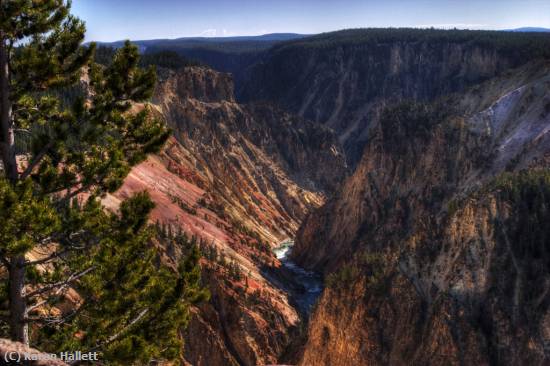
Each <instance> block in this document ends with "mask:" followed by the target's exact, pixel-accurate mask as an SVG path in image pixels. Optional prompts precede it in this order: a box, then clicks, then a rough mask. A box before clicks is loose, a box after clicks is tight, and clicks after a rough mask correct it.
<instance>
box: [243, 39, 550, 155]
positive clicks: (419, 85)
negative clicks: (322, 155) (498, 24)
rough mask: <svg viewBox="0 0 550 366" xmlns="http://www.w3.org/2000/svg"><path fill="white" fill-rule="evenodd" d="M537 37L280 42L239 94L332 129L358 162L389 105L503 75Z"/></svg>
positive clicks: (522, 58)
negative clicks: (381, 115)
mask: <svg viewBox="0 0 550 366" xmlns="http://www.w3.org/2000/svg"><path fill="white" fill-rule="evenodd" d="M537 37H539V40H543V38H544V37H546V36H544V35H540V36H537ZM533 39H536V37H532V38H530V39H525V37H524V36H522V35H508V34H505V33H499V32H467V31H466V32H465V31H441V30H431V31H430V30H419V29H416V30H413V29H391V30H388V29H370V30H369V29H366V30H365V29H357V30H345V31H339V32H333V33H326V34H321V35H317V36H313V37H308V38H306V39H303V40H296V41H293V42H288V43H284V44H280V45H277V46H275V47H274V48H273V49H271V50H270V51H269V52H268V53H267V55H266V56H265V57H264V59H263V61H262V62H259V63H257V64H256V65H255V66H254V67H253V68H252V69H251V71H250V72H249V73H248V78H247V79H246V80H245V81H244V82H243V83H242V85H241V86H240V87H239V93H238V94H239V95H240V98H241V99H242V100H246V101H251V100H268V101H272V102H275V103H277V104H278V105H280V106H281V107H283V108H284V109H285V110H288V111H290V112H292V113H296V114H298V115H300V116H303V117H305V118H307V119H310V120H312V121H314V122H317V123H319V124H322V125H325V126H328V127H330V128H332V129H333V130H334V131H335V132H336V133H337V134H338V136H339V138H340V141H341V142H342V144H343V145H344V147H345V150H346V153H347V156H348V159H349V162H350V164H351V165H352V166H355V165H356V163H358V162H359V160H360V159H361V156H362V152H363V148H364V146H365V144H366V142H367V141H368V139H369V135H370V129H371V127H373V126H375V125H376V124H377V122H378V120H379V118H380V114H381V112H382V110H383V109H384V108H385V107H386V106H387V105H388V104H393V103H396V102H399V101H401V100H404V99H415V100H425V101H429V100H433V99H434V98H437V97H439V96H441V95H446V94H449V93H453V92H458V91H463V90H465V88H467V87H469V86H471V85H474V84H477V83H479V82H481V81H483V80H487V79H490V78H492V77H495V76H497V75H500V74H501V73H502V72H504V71H505V70H508V69H510V68H511V67H517V66H520V65H522V64H524V63H525V62H527V61H529V60H530V59H532V58H533V57H534V56H533V55H532V53H536V52H538V51H536V50H535V51H533V50H532V48H531V45H532V44H534V43H535V42H533V43H531V41H532V40H533ZM544 42H546V43H544V45H547V44H548V40H547V39H546V40H544ZM544 45H543V46H541V47H545V46H544ZM532 51H533V52H532Z"/></svg>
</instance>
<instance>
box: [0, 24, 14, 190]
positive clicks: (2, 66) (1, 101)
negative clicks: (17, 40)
mask: <svg viewBox="0 0 550 366" xmlns="http://www.w3.org/2000/svg"><path fill="white" fill-rule="evenodd" d="M5 42H6V41H5V40H4V39H3V37H2V36H1V35H0V94H1V96H0V125H1V128H0V138H1V139H0V150H2V151H1V153H2V163H3V165H4V174H5V175H6V178H7V179H8V180H9V181H10V182H11V183H12V184H14V183H15V182H16V181H17V178H18V172H17V160H16V159H15V131H14V127H13V117H12V101H11V100H10V66H9V55H8V48H7V46H6V43H5Z"/></svg>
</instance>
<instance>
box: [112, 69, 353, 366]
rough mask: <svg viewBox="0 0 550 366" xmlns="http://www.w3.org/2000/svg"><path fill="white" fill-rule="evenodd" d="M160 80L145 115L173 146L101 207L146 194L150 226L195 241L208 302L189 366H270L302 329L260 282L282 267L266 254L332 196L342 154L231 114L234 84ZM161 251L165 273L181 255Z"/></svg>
mask: <svg viewBox="0 0 550 366" xmlns="http://www.w3.org/2000/svg"><path fill="white" fill-rule="evenodd" d="M163 75H164V77H163V79H162V80H161V81H160V82H159V85H158V87H157V90H156V93H155V97H154V101H153V104H152V105H151V106H150V108H153V109H154V111H155V113H158V114H159V115H161V116H162V117H163V118H164V119H166V121H167V122H168V125H169V127H170V128H172V130H173V133H174V137H173V138H171V139H170V141H169V142H168V143H167V145H166V146H165V148H164V150H163V152H162V153H161V154H159V155H157V156H152V157H150V158H149V159H148V160H146V161H145V162H143V163H142V164H140V165H139V166H137V167H135V168H134V169H133V170H132V172H131V173H130V175H129V176H128V177H127V179H126V180H125V183H124V186H123V187H122V188H121V189H120V190H119V191H118V192H117V193H116V194H115V195H114V196H111V197H108V198H107V199H106V200H105V204H106V205H107V206H111V207H116V206H117V204H118V202H119V200H120V199H123V198H125V197H128V196H129V195H131V194H133V193H135V192H139V191H143V190H147V191H148V192H149V193H150V195H151V197H152V199H153V201H154V202H155V203H156V208H155V209H154V211H153V213H152V220H153V221H158V222H159V225H163V226H165V227H169V228H170V229H169V230H170V231H171V232H173V233H176V232H178V231H180V230H181V231H183V232H184V233H185V234H186V235H188V237H195V238H197V242H198V243H199V244H200V245H201V247H202V249H203V252H205V257H204V258H203V259H202V267H203V282H204V283H205V285H206V286H207V287H208V289H209V290H210V292H211V295H212V296H211V300H210V301H209V302H208V303H206V304H203V305H201V306H199V307H198V308H195V309H194V310H193V316H192V318H191V321H190V325H189V328H188V329H187V330H186V331H185V335H184V337H185V341H186V347H185V352H184V356H185V360H186V362H188V363H189V364H191V365H194V366H201V365H207V366H215V365H264V364H275V363H276V362H277V360H278V359H279V356H280V355H281V354H283V353H284V352H285V350H286V347H287V346H288V344H289V343H290V341H291V335H292V333H293V332H295V331H296V330H297V328H298V326H299V324H300V322H301V319H300V317H299V314H298V313H297V312H296V310H295V309H294V307H293V306H292V305H291V304H290V303H289V298H288V294H286V293H285V292H283V291H281V290H280V289H278V288H277V287H276V285H275V284H273V283H271V282H270V280H269V279H268V278H266V277H265V275H264V273H265V271H270V272H272V271H277V268H278V267H279V266H280V262H279V261H278V260H277V259H276V257H275V256H274V254H273V253H272V252H271V248H272V247H273V246H274V245H277V244H278V243H280V242H281V241H282V240H284V239H286V238H289V237H294V235H295V232H296V230H297V229H298V227H299V224H300V223H301V221H302V220H303V219H304V217H305V216H306V215H307V214H308V212H309V211H310V210H312V209H314V208H317V207H319V206H320V205H321V204H322V203H323V202H324V200H325V196H326V194H327V193H328V192H331V191H333V190H335V189H336V186H337V184H338V181H339V179H340V177H342V176H344V175H345V172H346V165H345V160H344V154H343V152H342V150H341V148H340V147H339V144H338V142H337V139H336V137H335V135H334V134H333V133H332V132H331V131H330V130H328V129H326V128H319V127H318V126H317V125H316V124H313V123H312V122H308V121H306V120H304V119H302V118H298V117H294V116H291V115H289V114H288V113H285V112H283V111H281V110H279V109H277V108H274V107H272V106H270V105H268V104H265V103H264V104H253V105H240V104H238V103H236V102H235V100H234V97H233V84H232V81H231V78H230V76H229V75H226V74H222V73H218V72H215V71H213V70H211V69H208V68H204V67H187V68H184V69H182V70H179V71H177V72H164V73H163ZM160 249H161V252H162V255H163V258H164V260H165V261H166V262H168V263H170V262H171V261H173V259H174V258H177V257H178V256H179V255H180V253H179V249H178V248H174V247H163V246H161V247H160ZM235 272H237V274H238V275H236V273H235Z"/></svg>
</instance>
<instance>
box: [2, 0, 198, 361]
mask: <svg viewBox="0 0 550 366" xmlns="http://www.w3.org/2000/svg"><path fill="white" fill-rule="evenodd" d="M69 10H70V2H68V1H65V0H0V93H1V95H0V98H1V99H0V127H1V129H0V153H1V162H2V164H1V170H0V221H1V222H2V225H1V226H0V263H1V265H2V266H3V268H4V270H5V271H4V272H5V273H6V276H7V281H5V284H3V285H2V286H1V288H0V291H1V292H2V295H3V297H4V298H5V299H7V301H6V306H5V309H3V310H5V311H3V313H2V314H0V315H1V320H2V322H4V324H7V328H8V329H9V336H10V338H11V339H13V340H16V341H20V342H23V343H25V344H29V343H30V342H31V341H32V343H33V345H38V346H40V345H41V344H42V343H41V342H43V341H44V340H47V341H44V342H45V343H43V345H44V347H46V348H50V349H51V350H54V351H59V350H61V349H59V350H56V349H55V347H61V345H63V346H65V347H67V346H71V347H75V349H78V348H77V347H88V349H94V350H97V351H100V352H103V354H104V355H105V356H106V357H113V359H112V360H113V361H112V362H113V363H117V362H121V364H128V363H131V362H133V360H136V359H141V360H142V361H144V362H146V361H147V360H146V359H145V358H147V357H148V358H149V359H151V358H153V357H157V358H158V357H163V358H168V359H176V358H177V357H178V352H179V351H178V350H180V349H181V344H180V343H179V340H178V339H179V337H178V330H179V328H180V327H181V326H184V325H185V321H186V319H187V307H188V305H189V304H190V303H192V302H196V301H199V300H201V299H204V298H205V293H204V291H202V290H201V289H200V288H199V285H198V282H199V275H198V272H197V271H198V267H197V262H198V254H197V253H196V251H193V252H192V254H191V255H190V256H189V258H188V259H187V260H184V261H182V264H181V265H180V266H179V270H178V271H172V270H168V269H167V268H161V269H159V268H158V267H159V264H158V260H155V257H157V255H156V253H155V250H154V249H153V247H152V246H151V245H150V243H151V237H152V235H153V232H154V231H153V230H151V228H150V227H149V225H148V224H147V217H148V214H149V212H150V211H151V209H152V202H151V201H150V199H149V197H148V196H147V195H146V194H139V195H137V196H135V197H133V198H131V199H129V200H128V201H126V202H124V203H123V204H122V205H121V209H120V212H119V213H117V214H109V213H106V212H105V211H104V210H103V208H102V206H101V204H100V202H99V199H100V198H101V196H103V195H104V194H106V193H109V192H114V191H115V190H116V189H117V188H119V187H120V185H121V184H122V182H123V180H124V178H125V177H126V176H127V174H128V173H129V171H130V169H131V167H132V166H133V165H135V164H137V163H139V162H141V161H142V160H143V159H145V157H146V155H147V154H148V153H153V152H156V151H158V150H159V149H160V148H161V147H162V145H163V144H164V142H165V141H166V139H167V137H168V136H169V132H168V131H167V130H166V128H165V127H164V125H163V123H162V122H161V121H159V120H157V119H155V118H152V116H151V113H149V110H148V108H147V107H144V108H143V110H142V111H141V112H139V113H134V112H133V111H130V110H131V108H132V106H133V105H135V103H138V102H145V101H146V100H147V99H149V98H150V97H151V95H152V91H153V87H154V84H155V79H156V78H155V70H154V69H152V68H149V69H147V70H142V69H140V68H139V67H138V62H139V54H138V51H137V48H135V47H134V46H132V45H130V44H129V43H128V42H127V43H126V44H125V45H124V47H122V48H121V49H120V50H118V51H117V52H116V54H115V56H114V58H113V60H112V62H111V63H109V64H108V65H106V66H103V65H98V64H95V63H93V62H92V61H91V60H92V59H93V55H94V50H95V45H93V44H92V45H90V46H87V47H86V46H83V45H82V42H83V40H84V34H85V27H84V24H83V23H82V22H81V21H80V20H79V19H77V18H75V17H73V16H71V15H70V14H69ZM81 80H83V81H81ZM84 81H85V82H84ZM82 84H84V85H82ZM71 88H72V89H71ZM75 89H76V90H77V91H78V92H77V93H73V94H74V95H71V97H70V98H68V99H69V100H71V103H70V105H68V104H67V103H66V100H67V98H63V97H64V96H66V95H67V93H68V91H69V90H75ZM130 112H132V113H130ZM136 268H140V269H141V272H140V273H139V274H136V273H132V270H135V269H136ZM113 275H116V276H115V277H113ZM117 276H118V277H117ZM71 289H76V290H77V291H78V292H79V294H80V295H81V297H82V299H81V301H80V305H75V307H74V308H73V311H71V312H69V313H63V312H61V313H60V311H56V305H58V304H59V303H60V302H63V301H65V298H66V296H65V295H66V293H67V292H68V291H69V290H71ZM0 307H3V306H2V305H0ZM98 310H101V312H100V311H98ZM90 316H92V317H94V319H93V320H86V319H90V318H89V317H90ZM153 323H154V326H153ZM45 334H46V335H47V336H44V335H45ZM168 335H169V336H168ZM37 343H38V344H37ZM64 350H66V349H64ZM84 350H86V349H84ZM123 350H124V352H122V351H123ZM136 350H139V351H141V352H142V354H141V355H138V354H137V352H135V351H136ZM117 352H118V354H119V355H123V356H121V357H123V361H116V359H115V358H116V357H117V356H115V354H117Z"/></svg>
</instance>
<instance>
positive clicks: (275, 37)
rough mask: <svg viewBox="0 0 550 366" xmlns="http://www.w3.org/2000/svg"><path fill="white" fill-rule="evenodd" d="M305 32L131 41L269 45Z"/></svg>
mask: <svg viewBox="0 0 550 366" xmlns="http://www.w3.org/2000/svg"><path fill="white" fill-rule="evenodd" d="M307 36H308V35H306V34H297V33H269V34H262V35H259V36H234V37H180V38H174V39H149V40H136V41H132V43H134V44H136V45H138V46H139V47H140V48H144V49H145V50H146V49H147V48H148V47H154V48H159V47H160V48H165V47H166V48H168V47H170V46H171V47H175V48H195V47H201V46H206V45H210V46H212V45H215V44H231V43H242V42H252V43H255V42H266V44H265V46H266V47H269V46H271V44H270V43H272V42H283V41H291V40H295V39H300V38H304V37H307ZM124 42H125V41H124V40H120V41H115V42H97V43H98V44H99V45H102V46H107V47H113V48H119V47H122V45H123V44H124Z"/></svg>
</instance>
